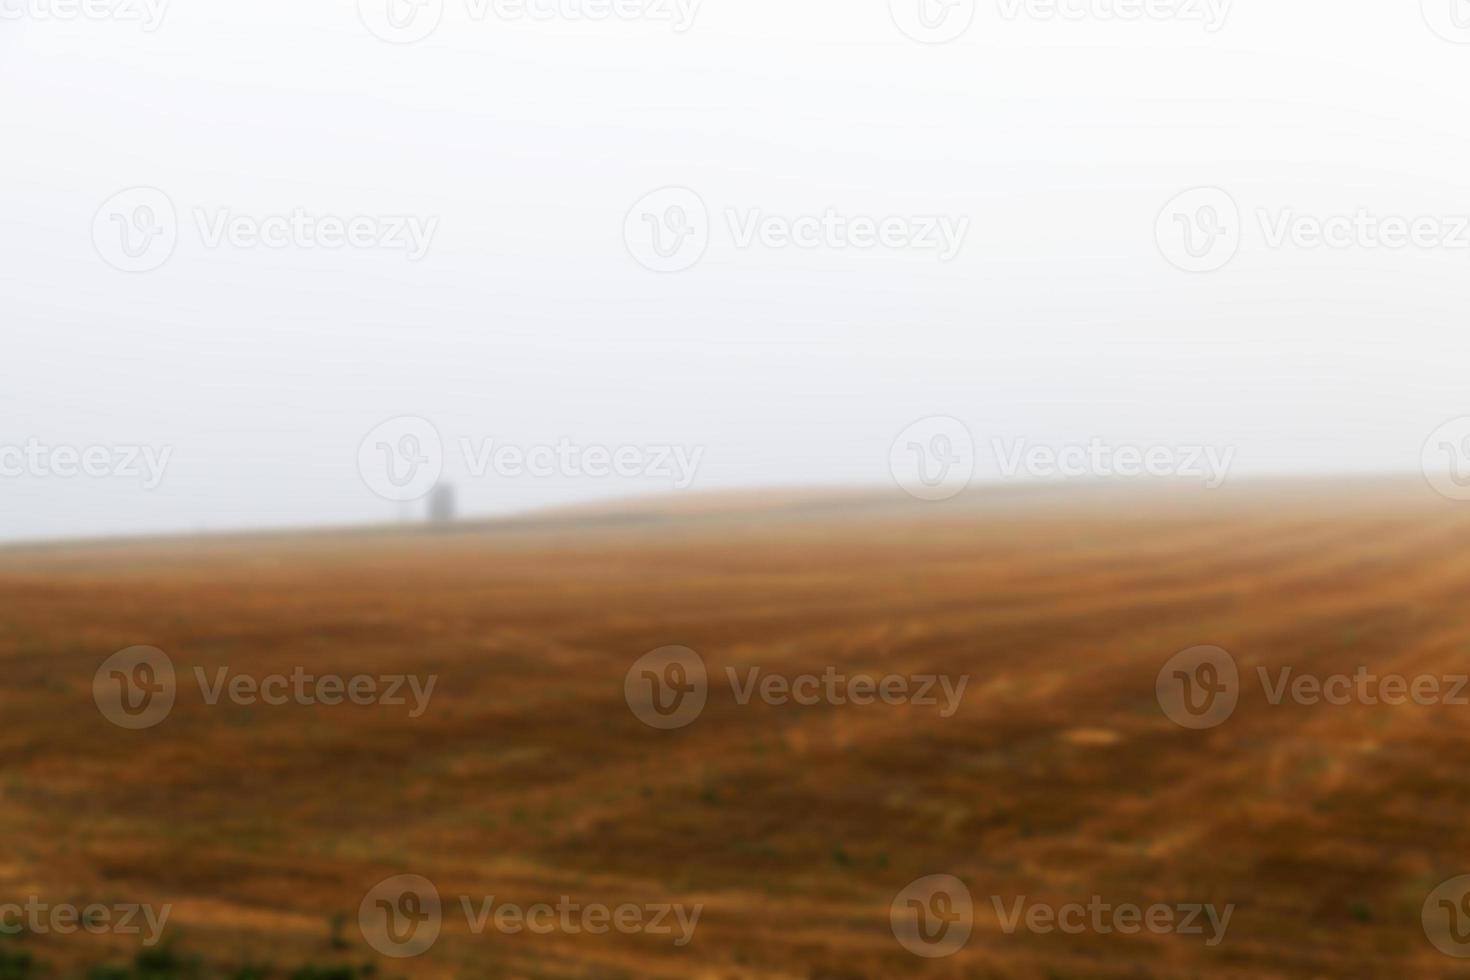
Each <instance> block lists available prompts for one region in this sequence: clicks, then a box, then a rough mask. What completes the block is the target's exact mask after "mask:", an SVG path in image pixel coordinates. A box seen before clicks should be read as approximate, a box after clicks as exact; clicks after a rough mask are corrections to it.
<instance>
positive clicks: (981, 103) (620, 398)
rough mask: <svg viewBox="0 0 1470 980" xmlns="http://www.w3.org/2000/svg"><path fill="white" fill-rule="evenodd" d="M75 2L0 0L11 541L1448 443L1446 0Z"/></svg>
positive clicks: (1413, 463)
mask: <svg viewBox="0 0 1470 980" xmlns="http://www.w3.org/2000/svg"><path fill="white" fill-rule="evenodd" d="M66 2H67V0H60V3H61V4H62V6H59V7H58V5H57V4H58V0H0V14H3V18H0V84H3V86H4V90H5V92H6V95H5V97H4V98H3V99H0V146H3V147H4V153H3V156H0V169H3V175H4V179H3V180H0V337H3V341H4V346H3V350H4V353H5V356H4V357H3V359H0V452H3V451H4V450H5V447H11V449H10V450H9V452H8V455H0V468H3V469H4V471H5V475H0V502H3V506H0V539H21V538H46V537H56V536H71V535H91V534H104V533H137V532H145V531H156V530H181V531H191V530H195V529H226V528H236V527H258V526H276V525H296V524H315V523H324V522H330V523H343V522H356V521H378V520H391V519H398V518H400V517H403V516H406V515H408V514H416V513H419V512H421V510H422V506H423V502H422V501H421V500H415V501H409V502H395V501H394V500H392V499H387V498H391V497H394V496H404V495H416V494H417V493H419V492H421V491H422V490H423V489H426V488H427V485H429V484H424V483H423V481H422V480H421V479H420V480H419V485H418V486H416V487H415V486H413V485H412V484H413V480H414V479H418V475H417V474H416V473H415V472H414V470H413V460H414V459H419V460H420V462H423V460H430V462H429V463H425V464H424V465H427V466H430V467H431V468H432V469H434V470H436V471H437V470H438V469H439V468H440V467H441V466H442V471H443V474H444V479H446V480H447V481H449V482H451V483H453V484H454V486H455V487H456V488H457V491H458V494H459V497H460V505H461V509H462V510H464V511H466V512H469V513H472V514H481V513H483V514H491V513H503V512H514V511H521V510H528V509H534V508H539V507H549V506H561V505H566V504H573V503H580V502H584V501H590V500H596V499H599V498H610V497H628V496H638V495H641V494H651V493H678V492H687V491H688V490H694V491H699V490H719V489H724V488H733V487H744V486H753V485H773V486H784V485H814V484H873V485H883V484H888V485H892V481H893V479H894V476H895V474H893V473H892V472H891V468H892V466H893V465H894V464H893V460H894V459H895V452H898V453H901V452H903V451H907V448H908V443H909V442H912V443H914V444H916V445H921V446H925V447H931V446H935V445H936V444H935V443H934V438H935V437H936V435H947V434H953V430H952V429H946V428H945V426H947V425H950V423H947V422H942V423H932V422H931V423H921V422H920V420H924V419H929V418H931V417H944V418H946V419H953V420H957V421H958V422H959V423H961V424H962V425H963V427H964V430H965V431H966V432H967V433H968V434H969V435H970V437H971V438H972V439H973V443H974V446H975V449H974V453H973V458H972V459H968V460H965V461H964V462H965V463H968V464H971V466H970V467H969V468H972V469H973V473H974V477H975V478H976V479H982V480H988V479H997V478H1006V477H1007V476H1010V477H1012V478H1017V477H1018V476H1019V477H1026V476H1035V475H1038V474H1037V473H1035V472H1033V470H1034V469H1035V466H1032V467H1031V468H1030V469H1027V470H1026V471H1025V472H1022V473H1020V474H1019V475H1018V474H1017V473H1016V472H1015V467H1014V466H1012V467H1011V469H1010V471H1009V473H1008V472H1007V469H1006V466H1007V464H1006V462H1005V459H1004V458H998V457H1003V456H1004V454H1005V453H1014V452H1016V451H1017V450H1018V447H1035V446H1038V445H1039V446H1042V447H1049V448H1050V449H1052V450H1054V451H1056V452H1058V453H1061V454H1062V456H1064V457H1065V456H1066V453H1067V451H1068V447H1077V446H1089V445H1092V446H1097V445H1101V446H1102V447H1103V448H1104V450H1111V451H1113V452H1116V450H1117V449H1118V448H1119V447H1136V448H1138V449H1139V451H1140V452H1145V451H1147V450H1149V449H1151V448H1157V447H1166V448H1169V449H1170V450H1171V451H1179V452H1180V453H1181V455H1180V456H1179V457H1177V458H1176V461H1177V462H1178V465H1179V466H1181V467H1183V465H1184V463H1183V462H1182V458H1183V455H1184V452H1183V449H1187V447H1213V448H1215V449H1216V450H1218V451H1222V452H1223V451H1226V450H1228V451H1229V452H1230V453H1231V460H1230V471H1229V476H1230V477H1231V478H1239V477H1248V476H1253V475H1262V474H1273V473H1320V472H1339V471H1364V472H1378V471H1385V472H1387V471H1395V472H1403V473H1405V474H1417V473H1418V472H1419V469H1420V466H1421V450H1422V449H1423V448H1424V446H1425V441H1426V439H1428V438H1429V437H1430V435H1431V433H1433V432H1435V430H1436V429H1437V428H1438V427H1440V426H1441V425H1442V424H1443V423H1445V422H1446V421H1447V420H1450V419H1455V418H1458V417H1462V416H1467V415H1470V384H1467V383H1466V379H1467V370H1466V367H1467V365H1470V290H1467V289H1466V288H1465V287H1466V284H1467V282H1470V230H1466V229H1465V228H1464V227H1462V226H1461V224H1460V222H1462V221H1464V220H1466V219H1465V218H1463V217H1461V216H1470V190H1467V185H1466V180H1465V175H1466V173H1467V172H1470V130H1467V129H1466V127H1465V125H1464V121H1465V119H1466V118H1467V112H1470V94H1467V93H1470V84H1467V83H1470V44H1457V43H1453V42H1455V41H1470V9H1465V10H1463V11H1462V13H1463V14H1464V15H1465V16H1464V17H1463V20H1464V23H1465V25H1466V27H1465V28H1460V27H1459V26H1458V24H1459V22H1458V21H1456V20H1455V19H1454V17H1453V16H1452V15H1454V14H1455V12H1456V8H1455V6H1454V4H1455V3H1457V2H1459V0H1443V2H1442V3H1440V2H1437V0H1426V6H1425V7H1424V8H1423V9H1421V8H1420V6H1419V4H1418V3H1417V0H1405V2H1401V3H1383V2H1382V0H1330V2H1329V0H1302V2H1297V3H1292V4H1281V3H1269V2H1265V0H1238V2H1235V3H1233V4H1225V5H1224V6H1221V5H1220V3H1219V0H1150V6H1149V7H1148V8H1147V9H1146V10H1145V13H1144V15H1143V16H1142V17H1140V18H1122V17H1120V16H1118V14H1119V13H1127V5H1128V3H1129V0H1122V2H1123V4H1124V9H1122V10H1121V11H1120V9H1119V8H1117V7H1115V6H1114V5H1113V3H1112V2H1111V0H1071V3H1070V5H1069V4H1067V3H1065V2H1064V4H1063V6H1064V7H1067V8H1068V9H1069V11H1071V12H1072V13H1073V14H1074V16H1068V17H1061V16H1051V15H1050V10H1051V8H1050V7H1048V6H1046V5H1045V4H1043V3H1035V4H1020V5H1019V6H1017V5H1016V4H1015V2H1014V0H988V2H986V0H981V2H979V3H978V5H976V6H975V9H974V10H973V12H972V11H971V10H970V9H969V7H968V6H967V5H966V2H965V0H958V6H957V7H954V8H946V7H944V6H942V5H940V4H939V3H938V0H912V6H911V7H910V5H909V4H910V0H894V3H893V4H890V3H889V2H888V0H804V2H792V0H704V2H702V3H699V4H696V5H695V7H694V8H690V7H689V5H688V4H689V0H683V4H682V5H681V4H680V3H676V2H675V0H667V2H665V0H617V10H618V14H616V15H614V16H610V17H608V18H606V19H594V18H592V17H590V16H588V15H589V14H592V13H595V12H596V6H597V3H598V0H591V2H592V3H593V7H592V8H586V7H583V8H578V6H577V4H576V3H575V2H574V0H540V7H538V12H540V11H542V10H544V11H545V16H536V17H532V16H529V15H526V14H522V13H521V8H520V7H518V6H515V5H513V4H506V3H503V4H501V5H500V6H499V7H498V8H497V7H496V6H493V5H492V6H491V7H489V8H484V7H481V6H480V5H479V2H478V0H442V3H441V2H440V0H426V2H427V6H425V7H424V8H423V9H420V10H416V9H415V8H413V7H412V6H411V5H409V4H408V2H407V0H392V2H393V3H395V4H402V6H401V7H398V8H396V9H393V10H390V9H386V6H385V5H386V4H387V3H388V2H389V0H377V5H376V6H375V5H374V0H364V3H363V4H362V5H359V4H358V3H357V2H356V0H338V2H323V3H303V2H301V0H289V2H288V0H253V2H251V3H224V2H220V0H172V2H171V3H167V4H165V5H164V6H163V7H162V8H159V7H157V6H156V5H157V4H158V3H159V0H147V3H145V2H144V0H136V6H135V0H88V2H89V3H94V4H97V5H98V6H97V7H96V8H95V9H94V11H93V13H92V14H91V15H84V16H70V12H69V11H68V9H67V8H66V7H65V6H64V5H65V3H66ZM530 2H531V3H532V4H533V5H535V4H536V0H530ZM604 2H605V3H607V4H608V5H609V6H611V0H604ZM920 2H924V3H932V6H927V7H922V8H921V7H919V6H918V5H919V3H920ZM149 4H153V5H154V6H149ZM436 5H437V6H436ZM439 6H442V10H441V9H439ZM1140 6H1142V4H1141V3H1140ZM622 13H628V14H638V15H639V16H637V17H635V18H633V19H629V18H628V17H624V16H621V14H622ZM415 14H416V15H417V17H418V19H414V17H413V15H415ZM691 16H692V20H691ZM139 18H141V19H139ZM426 18H427V19H426ZM435 24H437V26H436V27H435ZM966 25H968V26H966ZM429 27H434V30H432V32H429V31H428V28H429ZM150 28H151V29H150ZM380 35H381V36H380ZM420 35H424V36H421V37H420ZM911 35H912V36H911ZM950 35H954V36H952V37H950ZM947 37H948V38H949V39H948V40H947V42H946V43H925V42H934V41H943V40H945V39H946V38H947ZM385 38H386V39H385ZM416 38H417V39H416ZM394 42H411V43H394ZM663 188H679V189H680V190H675V191H663V192H662V193H661V194H660V193H654V192H658V191H660V190H661V189H663ZM1195 188H1211V189H1214V190H1209V191H1204V192H1200V191H1194V192H1193V196H1189V195H1188V194H1186V195H1185V196H1184V197H1183V198H1180V197H1179V196H1180V195H1181V194H1185V192H1190V191H1192V189H1195ZM140 189H141V190H140ZM121 192H127V193H121ZM1201 194H1204V195H1205V196H1203V197H1201V196H1200V195H1201ZM119 195H121V196H119ZM1222 195H1223V196H1222ZM1180 200H1182V201H1183V204H1182V205H1181V204H1179V203H1177V202H1178V201H1180ZM1232 206H1233V207H1234V208H1236V209H1237V211H1238V213H1232V212H1231V210H1230V208H1231V207H1232ZM1180 208H1183V209H1184V211H1185V213H1184V215H1183V217H1182V218H1181V216H1180V214H1179V213H1178V211H1179V209H1180ZM1360 212H1362V214H1360ZM1426 217H1427V218H1429V219H1431V220H1430V222H1429V223H1422V222H1421V223H1420V225H1419V226H1418V228H1417V231H1415V232H1414V236H1413V237H1414V238H1415V239H1416V240H1415V241H1411V242H1409V243H1408V244H1407V245H1405V244H1404V242H1403V241H1399V240H1396V239H1395V229H1394V225H1393V222H1394V221H1395V220H1398V221H1402V222H1404V223H1405V224H1407V223H1409V222H1411V221H1415V220H1417V219H1423V218H1426ZM803 218H813V219H816V220H813V221H803V220H800V219H803ZM1348 218H1351V219H1352V221H1351V227H1349V226H1348V224H1346V223H1344V222H1345V221H1346V220H1347V219H1348ZM1333 219H1340V220H1337V221H1336V223H1335V224H1334V220H1333ZM1385 221H1387V222H1388V223H1387V225H1385V224H1384V222H1385ZM1314 222H1316V223H1318V224H1320V225H1322V226H1326V227H1328V230H1329V233H1330V234H1332V235H1335V236H1337V237H1336V238H1335V239H1334V244H1332V245H1324V244H1321V243H1320V242H1318V241H1317V239H1316V238H1314V236H1313V232H1312V227H1313V223H1314ZM1171 229H1174V231H1173V232H1171ZM1400 230H1402V229H1400ZM1176 233H1177V235H1178V236H1182V237H1180V238H1172V239H1171V237H1170V235H1171V234H1176ZM640 235H642V236H644V237H642V238H640ZM655 236H657V237H655ZM792 238H795V239H798V240H799V241H800V242H801V244H791V241H790V240H791V239H792ZM348 239H350V240H348ZM1200 266H1204V267H1207V268H1203V269H1202V268H1200ZM1191 269H1192V270H1193V271H1191ZM404 417H409V418H411V419H422V420H424V421H425V422H427V423H428V424H429V425H431V426H432V428H433V433H434V435H435V436H437V437H438V440H439V444H440V447H441V448H440V449H439V450H438V451H437V454H436V453H433V452H428V451H425V452H423V453H421V454H416V453H415V449H423V448H424V446H423V442H422V441H421V440H417V439H416V438H415V437H416V435H417V434H422V430H421V429H414V428H413V427H414V426H416V425H418V424H419V423H417V422H412V423H405V422H401V421H400V422H390V421H389V420H395V419H402V418H404ZM383 423H388V426H387V427H386V428H380V426H382V424H383ZM916 423H917V424H919V428H918V429H917V430H914V431H915V432H916V433H917V435H916V437H915V438H914V439H912V440H905V441H904V444H903V445H898V446H895V440H896V439H898V438H899V437H900V433H903V432H905V431H907V430H911V429H912V427H913V426H914V425H915V424H916ZM405 426H407V428H405ZM936 426H937V428H936ZM375 430H376V433H375ZM374 433H375V434H374ZM370 434H372V435H370ZM405 437H409V438H410V439H412V440H413V441H410V442H404V439H405ZM487 441H489V446H488V447H487V445H486V444H487ZM950 444H951V443H948V442H947V443H943V444H942V445H940V446H939V447H938V449H936V451H940V450H943V449H944V448H946V447H948V446H949V445H950ZM501 446H511V447H514V448H516V449H519V450H521V451H522V453H523V457H522V466H523V467H525V466H530V465H534V466H536V467H537V468H538V473H539V475H537V474H533V473H531V472H526V471H517V468H516V459H517V457H516V456H515V454H510V455H508V456H500V457H498V459H497V458H494V457H492V456H491V455H489V453H493V452H494V451H495V450H496V449H498V447H501ZM27 447H30V455H29V456H26V455H25V451H26V450H27ZM67 447H70V448H72V449H74V450H76V453H77V455H78V456H79V457H84V454H85V453H86V452H87V451H88V450H99V451H100V452H101V453H102V454H103V455H99V454H98V453H97V452H94V453H93V455H92V456H91V457H90V459H91V464H92V468H93V469H94V470H96V471H97V474H98V475H89V474H88V473H86V472H82V467H81V466H80V464H76V465H75V466H73V467H70V468H76V469H77V472H76V473H75V474H70V475H67V474H59V473H57V472H56V470H57V469H61V470H69V467H68V465H67V464H68V456H67V454H66V453H65V452H63V453H62V454H61V456H60V457H59V458H58V457H57V455H56V452H57V450H58V448H61V449H65V448H67ZM538 447H544V448H541V449H538ZM590 447H602V448H604V449H606V450H607V453H608V455H609V456H610V457H611V456H614V455H615V454H616V453H617V451H618V450H624V454H623V456H622V457H621V466H622V469H623V473H622V475H619V473H618V472H616V469H617V467H610V469H611V472H610V475H606V476H588V475H587V474H586V472H585V470H587V469H592V470H599V469H600V462H599V458H598V456H597V453H595V452H594V453H593V454H592V456H591V457H590V458H589V456H588V455H587V450H588V449H589V448H590ZM998 447H1003V449H1001V448H998ZM1181 447H1183V448H1181ZM134 449H136V451H137V457H138V458H137V460H134V461H133V462H132V465H131V466H129V465H128V463H129V459H128V457H129V454H130V453H131V452H133V451H134ZM676 450H682V451H683V453H684V457H683V459H684V463H683V468H682V469H681V468H680V465H679V464H678V463H677V462H676V461H677V460H678V459H679V456H678V454H677V452H676ZM395 453H398V454H400V456H401V458H400V459H398V462H397V463H391V464H390V463H389V462H388V457H390V456H391V455H392V454H395ZM38 454H39V455H38ZM378 454H383V459H384V461H385V465H391V466H396V467H399V468H398V469H390V477H391V478H390V479H389V480H388V482H387V484H386V485H385V484H384V483H383V482H382V480H381V479H379V478H378V477H375V476H373V475H371V473H369V474H367V475H365V473H364V470H365V469H366V470H369V471H371V469H372V465H373V464H372V460H373V459H374V458H375V457H376V456H377V455H378ZM104 455H105V459H106V460H107V463H106V465H104V464H103V460H104ZM431 457H433V458H432V459H430V458H431ZM477 458H478V460H479V462H480V464H484V465H485V466H486V468H485V469H484V470H483V472H480V473H478V474H477V473H476V472H475V469H476V465H477V464H476V459H477ZM661 458H664V459H665V461H666V465H663V466H660V465H659V464H660V459H661ZM1014 458H1015V457H1014V456H1013V457H1012V459H1013V460H1014ZM1076 458H1079V459H1080V458H1081V457H1080V456H1079V457H1076ZM1102 458H1106V457H1102ZM1162 458H1163V457H1160V459H1161V460H1162ZM37 459H40V460H41V462H39V463H38V462H36V460H37ZM149 459H152V461H153V464H154V466H153V469H152V470H150V468H149V466H148V465H147V461H148V460H149ZM553 459H555V462H553ZM492 460H493V461H492ZM569 460H570V462H568V461H569ZM1042 462H1043V463H1044V459H1043V460H1042ZM58 464H59V465H58ZM400 464H401V466H400ZM1088 465H1089V466H1092V467H1093V468H1094V469H1095V468H1096V464H1095V463H1089V464H1088ZM969 468H966V475H968V472H969ZM104 471H105V472H104ZM634 473H636V474H637V475H632V474H634ZM1040 475H1045V474H1044V473H1042V474H1040ZM900 482H901V483H902V482H903V480H902V478H900ZM431 483H432V481H430V484H431ZM399 491H402V492H401V493H400V492H399Z"/></svg>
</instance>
